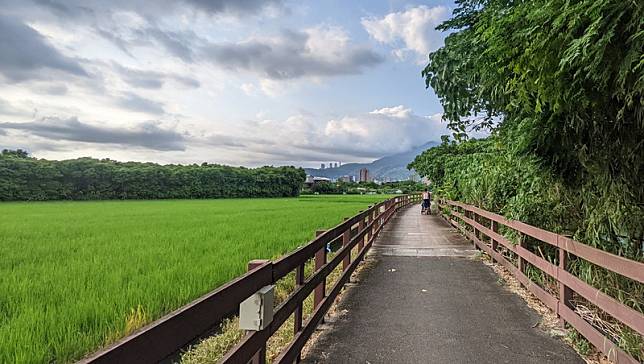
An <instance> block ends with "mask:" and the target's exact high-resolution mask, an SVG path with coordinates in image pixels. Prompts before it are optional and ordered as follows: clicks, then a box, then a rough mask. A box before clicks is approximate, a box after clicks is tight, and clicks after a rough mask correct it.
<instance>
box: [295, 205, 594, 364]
mask: <svg viewBox="0 0 644 364" xmlns="http://www.w3.org/2000/svg"><path fill="white" fill-rule="evenodd" d="M471 255H472V251H471V245H470V244H468V243H467V242H466V241H465V240H464V239H463V238H461V236H460V235H459V234H457V233H455V232H454V230H452V229H451V228H450V227H449V225H448V224H447V223H445V222H443V220H442V219H440V218H438V217H435V216H421V215H420V213H419V208H418V207H417V206H412V207H411V208H408V209H406V210H404V211H401V212H399V213H398V215H397V216H396V217H394V218H393V220H392V221H390V222H389V223H388V224H387V227H386V228H385V229H384V230H383V232H382V233H381V235H380V236H379V237H378V240H377V241H376V243H375V244H374V247H373V254H371V256H370V259H371V260H373V261H374V262H372V263H371V264H368V267H367V268H365V270H363V272H362V273H361V274H360V276H359V281H358V283H357V284H356V285H355V286H354V287H351V288H349V289H348V290H347V292H346V293H345V295H344V297H343V299H342V300H341V303H340V304H339V306H338V310H337V311H338V312H340V313H341V314H339V315H337V317H336V318H335V322H331V323H328V324H325V325H324V326H325V327H326V328H325V329H323V330H322V331H321V335H320V337H319V338H318V341H317V342H316V343H315V344H314V346H313V348H312V349H311V351H310V353H309V354H308V355H307V357H306V358H305V362H307V363H334V364H335V363H372V364H375V363H397V364H400V363H584V361H583V360H582V359H581V358H580V357H579V356H578V355H577V354H576V353H575V352H574V351H573V350H572V349H571V348H570V347H568V346H567V345H566V344H564V343H563V342H562V341H561V340H560V339H556V338H552V337H550V336H549V335H548V334H546V333H545V332H543V331H542V330H541V329H539V328H537V327H536V324H537V323H538V322H539V320H540V317H539V316H538V314H537V313H535V312H534V311H533V310H532V309H530V308H528V307H527V306H526V305H525V303H524V302H523V300H521V298H519V297H518V296H516V295H515V294H513V293H511V292H510V291H508V290H506V289H505V288H504V287H503V286H501V285H500V284H499V283H498V277H497V275H496V274H495V273H494V272H493V271H492V270H491V269H490V268H489V267H487V266H485V265H484V264H482V263H481V262H480V261H478V260H474V259H471V258H469V257H468V256H471ZM342 313H344V314H342Z"/></svg>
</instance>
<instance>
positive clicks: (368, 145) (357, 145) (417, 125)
mask: <svg viewBox="0 0 644 364" xmlns="http://www.w3.org/2000/svg"><path fill="white" fill-rule="evenodd" d="M440 119H441V115H440V114H436V115H432V116H422V115H417V114H415V113H414V112H413V111H412V110H411V109H409V108H406V107H405V106H402V105H399V106H393V107H385V108H381V109H376V110H373V111H371V112H368V113H361V114H356V115H347V116H343V117H340V118H332V119H330V120H320V119H319V118H316V117H314V116H312V115H303V114H299V115H293V116H291V117H288V118H286V119H284V120H259V121H246V122H245V123H242V124H241V125H239V129H240V134H234V135H227V136H224V135H217V136H216V137H214V138H213V137H206V138H204V139H202V140H200V141H197V143H202V144H206V145H211V146H217V147H228V149H236V150H243V151H245V152H246V153H249V154H255V158H256V159H260V160H261V159H267V158H268V159H270V158H272V159H273V160H276V159H277V160H279V159H282V158H288V160H289V161H298V162H300V163H302V162H311V161H319V160H328V159H331V160H338V159H340V160H356V159H361V160H364V159H375V158H380V157H382V156H384V155H389V154H393V153H398V152H403V151H406V150H409V149H410V148H412V147H415V146H418V145H421V144H424V143H426V142H428V141H438V140H440V136H441V135H443V134H446V133H447V131H446V128H445V126H444V125H443V124H442V123H441V121H440ZM230 141H234V142H230ZM210 143H212V144H210Z"/></svg>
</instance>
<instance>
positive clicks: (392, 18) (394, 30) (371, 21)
mask: <svg viewBox="0 0 644 364" xmlns="http://www.w3.org/2000/svg"><path fill="white" fill-rule="evenodd" d="M448 16H449V10H448V9H447V7H445V6H434V7H427V6H425V5H421V6H418V7H415V8H410V9H407V10H405V11H401V12H395V13H390V14H387V15H386V16H385V17H383V18H376V17H370V18H363V19H362V21H361V23H362V26H363V27H364V29H365V30H366V31H367V33H369V35H370V36H371V37H372V38H373V39H375V40H376V41H378V42H380V43H383V44H387V45H389V46H391V47H394V50H393V53H394V55H396V57H398V58H400V59H405V58H406V57H407V56H408V54H409V53H412V54H413V56H414V58H415V59H416V60H417V61H419V62H422V59H424V58H425V57H427V54H429V53H430V52H432V51H434V50H436V49H438V48H439V47H440V46H441V44H442V42H443V35H442V34H441V32H439V31H437V30H436V29H435V28H436V26H437V25H439V24H440V23H442V22H443V21H444V20H446V19H447V17H448ZM419 56H420V57H419Z"/></svg>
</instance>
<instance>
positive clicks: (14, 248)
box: [0, 196, 384, 363]
mask: <svg viewBox="0 0 644 364" xmlns="http://www.w3.org/2000/svg"><path fill="white" fill-rule="evenodd" d="M383 198H384V197H383V196H310V197H301V198H288V199H252V200H251V199H240V200H171V201H102V202H46V203H3V204H0V214H1V216H2V219H0V363H4V362H11V363H13V362H16V363H33V362H53V361H55V362H69V361H72V360H75V359H78V358H80V357H82V356H83V355H85V354H87V353H88V352H91V351H93V350H95V349H97V348H99V347H101V346H103V345H106V344H108V343H110V342H112V341H114V340H116V339H118V338H120V337H122V336H124V335H126V334H128V333H129V332H131V331H133V330H136V329H137V328H139V327H140V326H142V325H144V324H146V323H148V322H150V321H151V320H154V319H156V318H158V317H160V316H162V315H163V314H165V313H167V312H169V311H171V310H173V309H176V308H178V307H180V306H181V305H183V304H185V303H187V302H189V301H191V300H192V299H194V298H196V297H198V296H200V295H202V294H203V293H205V292H208V291H210V290H212V289H214V288H215V287H217V286H219V285H221V284H222V283H224V282H226V281H228V280H230V279H231V278H233V277H235V276H237V275H239V274H241V273H243V272H244V271H245V270H246V264H247V262H248V261H249V260H251V259H267V258H271V257H274V256H278V255H281V254H284V253H286V252H288V251H290V250H292V249H294V248H295V247H297V246H298V245H301V244H304V243H305V242H306V241H308V240H309V239H310V238H311V237H312V234H313V231H315V230H316V229H323V228H328V227H331V226H333V225H335V224H337V223H339V222H341V221H342V218H343V217H344V216H350V215H353V214H355V213H356V212H357V211H358V210H360V209H364V208H366V207H367V205H369V204H371V203H374V202H376V201H380V200H382V199H383Z"/></svg>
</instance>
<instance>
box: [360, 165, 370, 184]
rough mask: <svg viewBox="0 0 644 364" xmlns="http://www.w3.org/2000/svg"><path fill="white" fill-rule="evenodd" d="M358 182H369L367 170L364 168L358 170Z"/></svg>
mask: <svg viewBox="0 0 644 364" xmlns="http://www.w3.org/2000/svg"><path fill="white" fill-rule="evenodd" d="M360 182H369V170H368V169H366V168H361V169H360Z"/></svg>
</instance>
